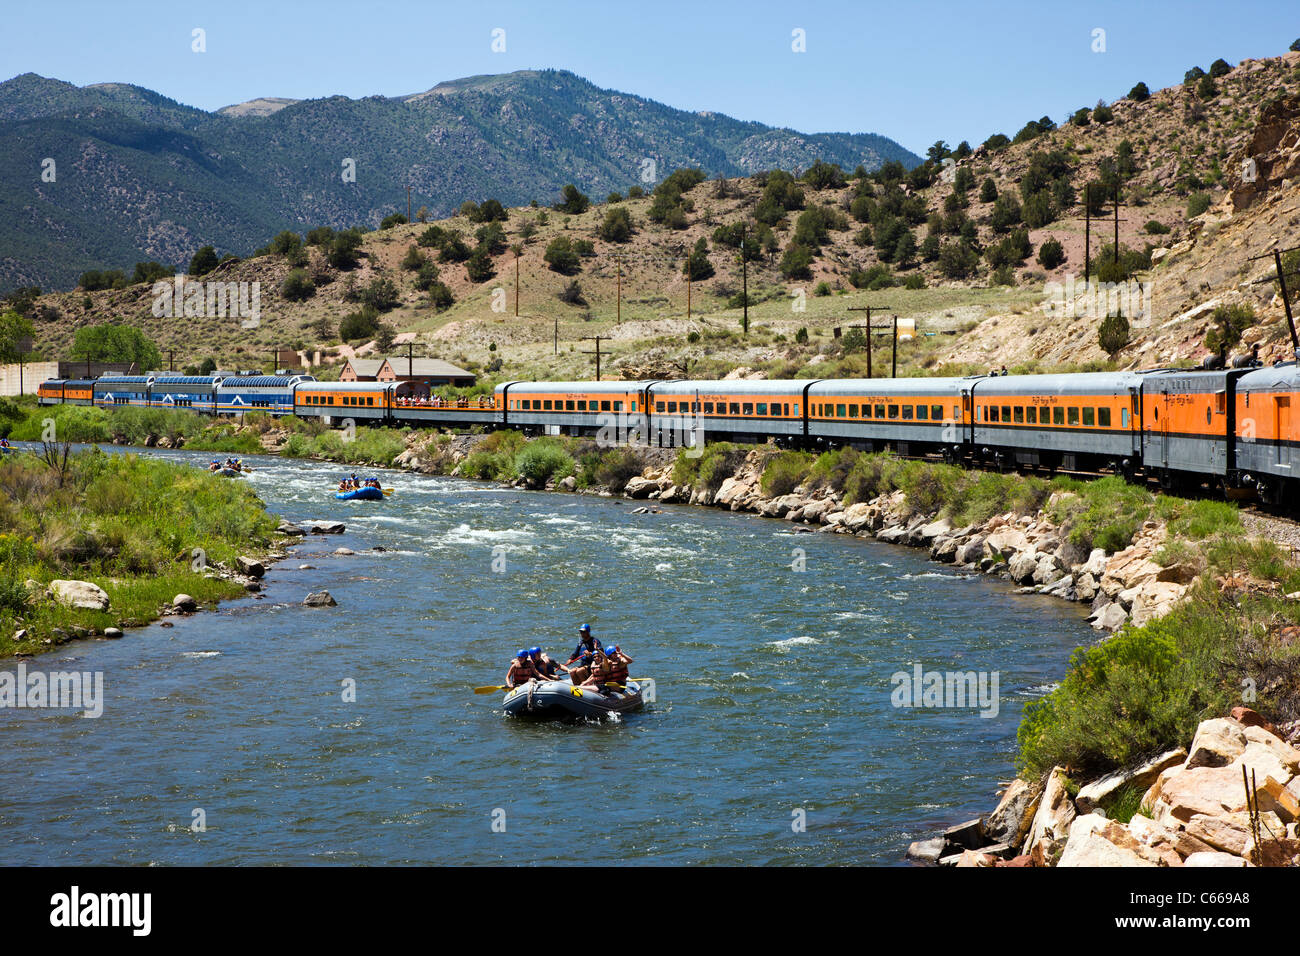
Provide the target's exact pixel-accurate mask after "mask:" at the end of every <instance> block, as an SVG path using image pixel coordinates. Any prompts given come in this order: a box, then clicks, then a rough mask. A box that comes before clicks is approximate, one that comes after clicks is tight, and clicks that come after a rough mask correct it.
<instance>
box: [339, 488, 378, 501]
mask: <svg viewBox="0 0 1300 956" xmlns="http://www.w3.org/2000/svg"><path fill="white" fill-rule="evenodd" d="M334 497H335V498H337V499H339V501H383V500H384V491H383V489H382V488H353V489H352V490H351V491H339V492H336V493H335V495H334Z"/></svg>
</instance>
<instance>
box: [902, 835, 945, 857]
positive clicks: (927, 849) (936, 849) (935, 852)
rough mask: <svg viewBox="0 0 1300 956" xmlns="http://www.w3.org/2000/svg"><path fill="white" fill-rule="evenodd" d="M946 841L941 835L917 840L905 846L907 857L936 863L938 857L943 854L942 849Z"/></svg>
mask: <svg viewBox="0 0 1300 956" xmlns="http://www.w3.org/2000/svg"><path fill="white" fill-rule="evenodd" d="M945 844H946V841H945V840H944V838H943V837H934V838H933V839H930V840H917V841H916V842H914V843H912V844H910V845H909V846H908V848H907V858H908V859H909V860H916V861H918V862H920V863H938V862H939V857H941V856H942V855H943V849H944V846H945Z"/></svg>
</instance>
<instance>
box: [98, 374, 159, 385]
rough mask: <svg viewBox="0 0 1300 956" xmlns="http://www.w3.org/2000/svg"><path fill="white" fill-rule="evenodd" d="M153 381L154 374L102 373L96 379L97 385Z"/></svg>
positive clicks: (140, 383) (147, 382)
mask: <svg viewBox="0 0 1300 956" xmlns="http://www.w3.org/2000/svg"><path fill="white" fill-rule="evenodd" d="M152 381H153V376H152V375H101V376H100V377H99V378H97V379H95V384H96V385H148V384H149V383H150V382H152Z"/></svg>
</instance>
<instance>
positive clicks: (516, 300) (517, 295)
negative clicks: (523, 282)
mask: <svg viewBox="0 0 1300 956" xmlns="http://www.w3.org/2000/svg"><path fill="white" fill-rule="evenodd" d="M519 253H520V249H519V246H517V245H516V246H515V318H516V319H517V318H519Z"/></svg>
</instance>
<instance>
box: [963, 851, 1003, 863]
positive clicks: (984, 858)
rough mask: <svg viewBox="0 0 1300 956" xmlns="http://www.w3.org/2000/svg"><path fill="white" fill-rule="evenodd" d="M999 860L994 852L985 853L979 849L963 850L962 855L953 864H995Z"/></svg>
mask: <svg viewBox="0 0 1300 956" xmlns="http://www.w3.org/2000/svg"><path fill="white" fill-rule="evenodd" d="M997 861H998V858H997V857H996V856H994V855H993V854H992V853H983V852H981V851H979V850H962V851H961V856H960V857H959V858H958V860H957V862H956V863H954V864H953V865H954V866H963V867H977V866H993V865H994V864H995V863H997Z"/></svg>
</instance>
